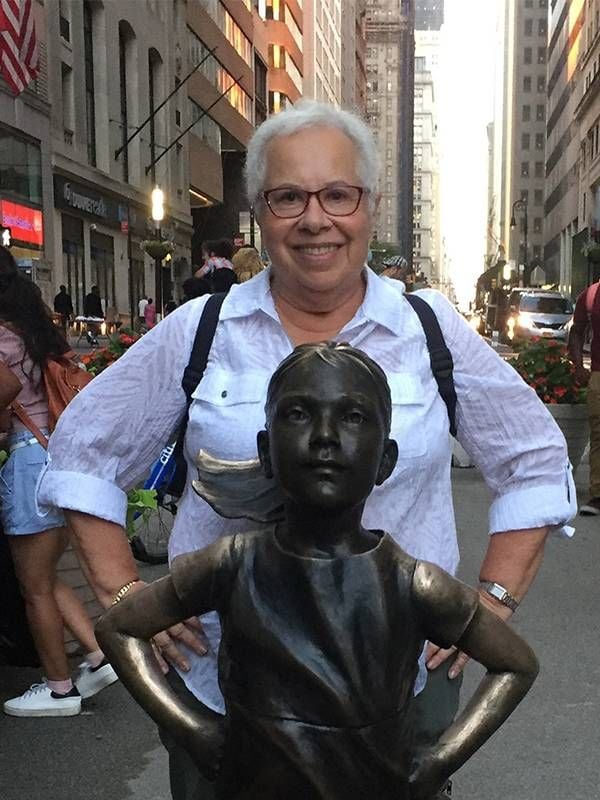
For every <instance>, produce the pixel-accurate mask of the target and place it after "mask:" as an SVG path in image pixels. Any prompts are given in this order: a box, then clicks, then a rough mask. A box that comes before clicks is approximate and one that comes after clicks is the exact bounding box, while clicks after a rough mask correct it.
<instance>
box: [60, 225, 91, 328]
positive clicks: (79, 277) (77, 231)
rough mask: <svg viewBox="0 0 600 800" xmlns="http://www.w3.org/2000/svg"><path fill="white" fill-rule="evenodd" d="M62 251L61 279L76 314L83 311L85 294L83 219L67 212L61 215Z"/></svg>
mask: <svg viewBox="0 0 600 800" xmlns="http://www.w3.org/2000/svg"><path fill="white" fill-rule="evenodd" d="M62 252H63V280H64V282H65V283H66V286H67V292H68V293H69V294H70V295H71V300H72V302H73V308H74V309H75V315H76V316H77V315H79V314H82V313H83V298H84V297H85V295H86V281H85V266H84V256H83V221H82V220H80V219H76V218H75V217H70V216H69V215H68V214H63V215H62Z"/></svg>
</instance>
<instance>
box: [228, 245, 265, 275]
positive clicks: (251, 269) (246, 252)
mask: <svg viewBox="0 0 600 800" xmlns="http://www.w3.org/2000/svg"><path fill="white" fill-rule="evenodd" d="M231 263H232V264H233V271H234V272H235V275H236V278H237V282H238V283H244V281H249V280H250V278H253V277H254V276H255V275H258V273H259V272H262V271H263V269H264V268H265V267H264V264H263V263H262V261H261V258H260V255H259V253H258V250H257V249H256V247H253V245H251V244H245V245H242V247H240V249H239V250H238V251H237V253H235V254H234V256H233V259H232V261H231Z"/></svg>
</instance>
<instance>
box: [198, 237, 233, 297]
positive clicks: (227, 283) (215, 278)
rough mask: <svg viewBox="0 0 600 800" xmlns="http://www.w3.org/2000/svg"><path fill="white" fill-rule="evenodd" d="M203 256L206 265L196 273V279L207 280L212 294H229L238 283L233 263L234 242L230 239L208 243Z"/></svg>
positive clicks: (203, 247)
mask: <svg viewBox="0 0 600 800" xmlns="http://www.w3.org/2000/svg"><path fill="white" fill-rule="evenodd" d="M202 255H203V258H204V264H203V266H202V267H200V269H198V270H196V272H194V277H195V278H204V279H205V280H207V281H208V282H209V283H210V285H211V291H212V292H228V291H229V289H231V287H232V286H233V284H234V283H236V275H235V271H234V269H233V264H232V261H231V259H232V258H233V242H232V241H231V240H230V239H215V240H211V241H206V242H204V243H203V245H202Z"/></svg>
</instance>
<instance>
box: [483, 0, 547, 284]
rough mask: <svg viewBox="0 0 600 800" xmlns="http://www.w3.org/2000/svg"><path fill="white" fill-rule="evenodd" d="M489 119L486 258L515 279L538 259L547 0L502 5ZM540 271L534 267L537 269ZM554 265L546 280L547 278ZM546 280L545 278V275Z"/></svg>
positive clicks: (518, 0) (526, 279)
mask: <svg viewBox="0 0 600 800" xmlns="http://www.w3.org/2000/svg"><path fill="white" fill-rule="evenodd" d="M498 36H499V41H500V42H501V45H502V50H501V52H502V58H501V59H500V58H499V59H498V67H497V80H496V87H495V114H494V121H493V127H492V128H491V129H490V130H489V133H491V135H492V137H493V159H492V165H491V169H490V173H491V175H492V181H493V185H492V190H491V207H490V208H489V209H488V247H491V248H492V249H493V250H494V251H495V252H491V253H490V252H489V251H488V260H489V261H493V260H494V258H495V259H497V260H502V261H506V262H507V263H508V264H509V265H510V269H511V272H512V278H511V280H512V281H513V283H516V284H518V283H519V282H521V283H525V284H526V285H527V284H528V283H529V279H530V274H531V272H532V271H533V269H534V268H535V267H536V266H537V267H540V268H541V267H542V265H543V263H544V260H543V243H544V186H545V180H544V178H545V164H544V158H545V152H546V115H547V64H546V62H547V53H548V48H547V43H548V3H547V0H509V2H507V3H506V4H504V5H503V7H502V8H501V12H500V15H499V19H498ZM539 274H541V273H539V271H538V272H537V273H536V275H539ZM552 274H553V273H552V267H549V268H548V269H547V270H546V276H545V280H552ZM543 280H544V279H543Z"/></svg>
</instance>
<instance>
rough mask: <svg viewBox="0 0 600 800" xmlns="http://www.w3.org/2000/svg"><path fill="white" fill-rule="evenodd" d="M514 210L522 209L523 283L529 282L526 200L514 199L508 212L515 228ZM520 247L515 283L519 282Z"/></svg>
mask: <svg viewBox="0 0 600 800" xmlns="http://www.w3.org/2000/svg"><path fill="white" fill-rule="evenodd" d="M515 211H522V212H523V282H524V283H525V285H527V283H528V282H529V276H528V274H527V249H528V248H527V233H528V224H527V200H525V199H520V200H515V202H514V203H513V204H512V211H511V214H510V227H511V228H516V227H517V221H516V219H515ZM520 254H521V253H520V248H519V253H518V255H517V283H518V282H519V280H518V278H519V256H520Z"/></svg>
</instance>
